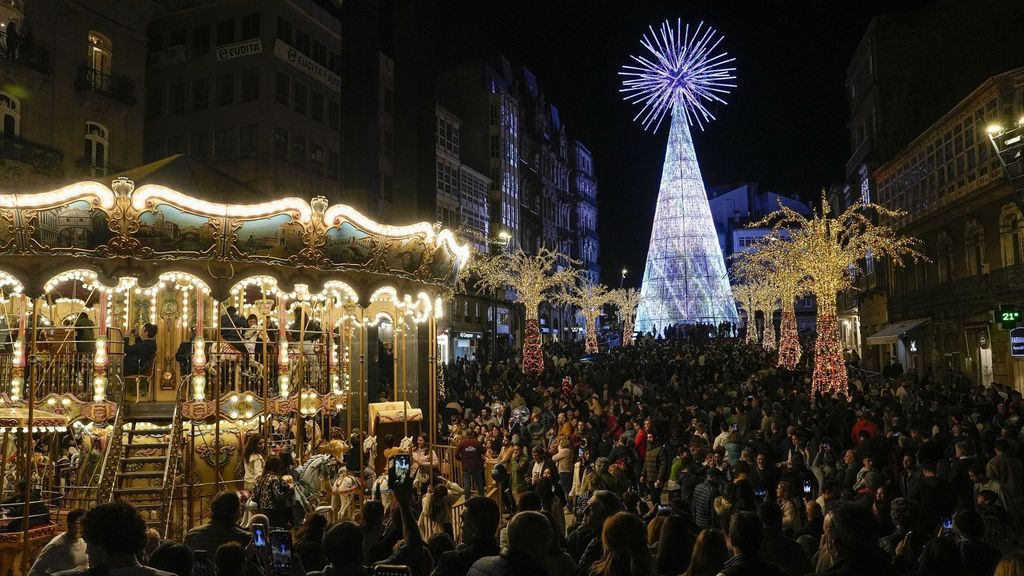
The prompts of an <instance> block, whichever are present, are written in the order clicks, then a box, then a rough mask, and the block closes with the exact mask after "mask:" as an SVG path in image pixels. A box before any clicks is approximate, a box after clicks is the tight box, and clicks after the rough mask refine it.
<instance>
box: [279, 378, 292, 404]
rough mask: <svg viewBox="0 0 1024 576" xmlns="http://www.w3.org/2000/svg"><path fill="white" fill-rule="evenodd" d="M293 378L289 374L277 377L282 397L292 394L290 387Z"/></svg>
mask: <svg viewBox="0 0 1024 576" xmlns="http://www.w3.org/2000/svg"><path fill="white" fill-rule="evenodd" d="M291 381H292V379H291V378H290V377H289V376H288V375H287V374H281V375H280V376H278V377H277V386H278V388H279V390H280V395H281V398H287V397H288V396H289V395H290V392H291V390H290V389H289V387H290V385H291Z"/></svg>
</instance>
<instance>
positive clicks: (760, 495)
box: [754, 488, 768, 498]
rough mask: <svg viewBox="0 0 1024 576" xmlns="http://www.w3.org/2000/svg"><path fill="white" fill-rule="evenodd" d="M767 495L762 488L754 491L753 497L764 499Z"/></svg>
mask: <svg viewBox="0 0 1024 576" xmlns="http://www.w3.org/2000/svg"><path fill="white" fill-rule="evenodd" d="M767 495H768V491H767V490H765V489H764V488H762V489H760V490H754V496H757V497H758V498H764V497H765V496H767Z"/></svg>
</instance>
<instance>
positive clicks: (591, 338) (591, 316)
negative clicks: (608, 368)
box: [555, 280, 615, 354]
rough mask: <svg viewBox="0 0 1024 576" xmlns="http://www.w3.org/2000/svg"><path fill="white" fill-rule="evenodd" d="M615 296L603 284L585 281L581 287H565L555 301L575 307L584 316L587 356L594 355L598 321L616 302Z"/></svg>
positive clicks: (596, 348)
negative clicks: (604, 310)
mask: <svg viewBox="0 0 1024 576" xmlns="http://www.w3.org/2000/svg"><path fill="white" fill-rule="evenodd" d="M614 297H615V295H614V294H613V293H612V292H611V291H610V290H608V288H607V287H606V286H604V285H603V284H594V283H592V282H590V281H589V280H584V281H583V283H582V284H581V285H579V286H575V285H574V286H569V287H563V289H562V290H561V291H559V292H558V293H556V295H555V301H556V302H559V303H561V304H566V305H569V306H575V307H576V308H578V309H579V311H580V314H582V315H583V320H584V322H586V324H587V331H586V337H585V338H584V350H585V351H586V353H587V354H594V353H596V352H597V351H598V347H597V319H598V317H600V316H601V309H602V308H604V305H605V304H609V303H611V302H612V301H613V300H614Z"/></svg>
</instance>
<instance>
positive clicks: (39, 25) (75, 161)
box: [0, 0, 157, 192]
mask: <svg viewBox="0 0 1024 576" xmlns="http://www.w3.org/2000/svg"><path fill="white" fill-rule="evenodd" d="M156 9H157V6H156V5H155V4H153V3H151V2H146V1H140V2H132V3H129V4H125V3H123V2H112V1H106V0H97V1H96V2H90V3H89V5H88V7H86V6H84V5H80V4H75V3H67V2H57V1H56V0H49V1H47V0H43V1H39V2H23V1H22V0H9V1H6V2H3V3H0V22H2V23H3V24H2V27H0V58H2V60H3V64H2V65H0V116H2V117H3V123H2V127H3V131H2V137H0V189H7V190H15V189H16V190H17V191H19V192H24V191H32V190H46V189H51V188H55V187H57V186H59V185H61V184H63V183H65V182H71V181H77V180H83V179H90V178H104V177H106V176H107V175H108V174H110V173H113V172H116V171H119V170H123V169H124V168H126V167H133V166H135V165H137V164H139V163H140V162H141V161H142V153H141V151H142V124H143V112H142V111H143V108H144V105H145V102H144V94H143V91H142V88H143V85H144V79H145V73H146V57H145V53H146V26H147V23H148V22H149V20H150V18H151V17H152V16H153V13H154V12H155V11H156Z"/></svg>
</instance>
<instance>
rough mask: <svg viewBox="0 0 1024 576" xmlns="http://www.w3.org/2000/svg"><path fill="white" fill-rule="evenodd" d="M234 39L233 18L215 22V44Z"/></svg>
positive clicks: (226, 42)
mask: <svg viewBox="0 0 1024 576" xmlns="http://www.w3.org/2000/svg"><path fill="white" fill-rule="evenodd" d="M234 41H235V19H234V18H228V19H227V20H221V21H220V22H217V45H218V46H220V45H221V44H228V43H229V42H234Z"/></svg>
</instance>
